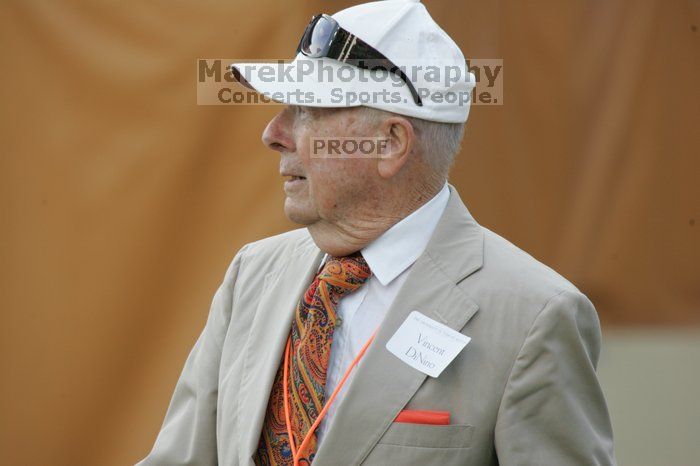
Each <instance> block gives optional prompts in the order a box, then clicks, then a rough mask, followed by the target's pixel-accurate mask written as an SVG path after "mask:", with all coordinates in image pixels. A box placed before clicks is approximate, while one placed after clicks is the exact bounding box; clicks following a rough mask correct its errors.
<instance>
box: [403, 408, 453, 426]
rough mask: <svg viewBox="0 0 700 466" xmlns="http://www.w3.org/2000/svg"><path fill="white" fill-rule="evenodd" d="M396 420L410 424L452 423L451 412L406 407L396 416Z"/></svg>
mask: <svg viewBox="0 0 700 466" xmlns="http://www.w3.org/2000/svg"><path fill="white" fill-rule="evenodd" d="M394 422H405V423H408V424H433V425H448V424H449V423H450V412H449V411H426V410H415V409H404V410H402V411H401V412H400V413H399V415H398V416H396V419H394Z"/></svg>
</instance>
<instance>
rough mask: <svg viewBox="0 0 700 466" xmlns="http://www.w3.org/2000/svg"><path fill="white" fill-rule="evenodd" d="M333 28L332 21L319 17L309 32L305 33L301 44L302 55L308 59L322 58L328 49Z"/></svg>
mask: <svg viewBox="0 0 700 466" xmlns="http://www.w3.org/2000/svg"><path fill="white" fill-rule="evenodd" d="M334 26H335V24H334V22H333V20H331V19H328V18H326V17H324V16H321V17H319V18H318V20H317V21H316V23H315V24H314V25H312V27H311V30H310V31H308V32H307V33H306V37H305V38H304V41H303V43H302V51H303V52H304V55H307V56H309V57H321V56H323V55H324V53H325V52H326V49H327V48H328V43H329V42H330V39H331V34H333V29H334Z"/></svg>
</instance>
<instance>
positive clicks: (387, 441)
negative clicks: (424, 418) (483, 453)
mask: <svg viewBox="0 0 700 466" xmlns="http://www.w3.org/2000/svg"><path fill="white" fill-rule="evenodd" d="M473 434H474V426H470V425H466V424H452V425H429V424H409V423H402V422H395V423H393V424H391V426H390V427H389V429H387V431H386V432H385V433H384V435H383V436H382V438H380V439H379V442H378V443H377V445H376V446H375V447H374V449H372V451H371V452H370V453H369V455H367V458H365V461H364V462H363V463H362V464H363V465H365V466H371V465H390V464H391V465H393V464H405V465H412V464H420V465H431V464H434V465H442V466H450V465H463V464H464V463H465V461H467V460H468V458H469V448H470V447H471V442H472V436H473Z"/></svg>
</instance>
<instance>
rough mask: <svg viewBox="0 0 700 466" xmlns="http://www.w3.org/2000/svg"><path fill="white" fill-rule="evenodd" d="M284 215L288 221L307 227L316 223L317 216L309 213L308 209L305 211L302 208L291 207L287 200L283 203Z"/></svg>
mask: <svg viewBox="0 0 700 466" xmlns="http://www.w3.org/2000/svg"><path fill="white" fill-rule="evenodd" d="M284 214H285V215H286V216H287V218H288V219H289V220H290V221H292V222H294V223H296V224H298V225H305V226H308V225H311V224H313V223H316V222H317V221H318V216H317V215H316V214H315V212H311V211H310V209H308V208H306V209H305V208H303V207H299V206H296V205H293V204H292V203H291V202H290V200H289V199H287V200H286V201H285V203H284Z"/></svg>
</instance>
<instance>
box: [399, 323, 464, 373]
mask: <svg viewBox="0 0 700 466" xmlns="http://www.w3.org/2000/svg"><path fill="white" fill-rule="evenodd" d="M469 340H471V338H469V337H468V336H466V335H462V334H461V333H459V332H457V331H455V330H452V329H451V328H450V327H448V326H447V325H445V324H441V323H440V322H438V321H436V320H433V319H431V318H430V317H427V316H426V315H424V314H421V313H420V312H418V311H413V312H411V313H410V314H409V315H408V317H407V318H406V320H405V321H404V322H403V324H401V326H400V327H399V329H398V330H397V331H396V333H394V335H393V336H392V337H391V338H390V339H389V341H388V342H387V343H386V349H388V350H389V351H390V352H391V353H392V354H393V355H394V356H396V357H397V358H399V359H400V360H402V361H403V362H405V363H406V364H408V365H409V366H411V367H413V368H414V369H417V370H419V371H421V372H423V373H425V374H428V375H429V376H431V377H438V376H439V375H440V374H441V373H442V371H443V370H445V368H446V367H447V366H448V365H449V364H450V363H451V362H452V360H453V359H454V358H455V357H457V355H458V354H459V352H460V351H462V350H463V349H464V347H465V346H467V343H469Z"/></svg>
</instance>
